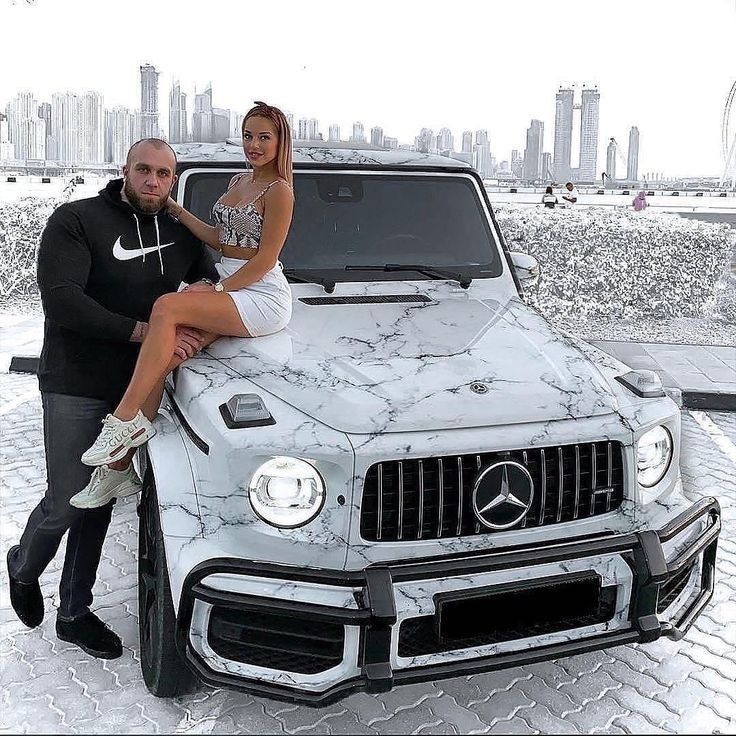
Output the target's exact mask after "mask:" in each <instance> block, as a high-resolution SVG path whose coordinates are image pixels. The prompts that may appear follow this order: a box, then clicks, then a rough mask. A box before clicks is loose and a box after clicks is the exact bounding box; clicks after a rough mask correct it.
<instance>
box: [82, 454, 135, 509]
mask: <svg viewBox="0 0 736 736" xmlns="http://www.w3.org/2000/svg"><path fill="white" fill-rule="evenodd" d="M140 489H141V480H140V478H139V477H138V474H137V473H136V472H135V468H134V467H133V463H130V465H128V467H127V468H125V470H114V469H113V468H111V467H109V466H107V465H100V467H99V468H95V472H94V473H92V477H91V478H90V480H89V483H87V485H86V486H85V487H84V489H83V490H81V491H79V493H77V494H75V495H74V496H72V497H71V498H70V499H69V503H70V504H71V505H72V506H75V507H76V508H78V509H96V508H98V507H99V506H104V505H105V504H106V503H108V502H109V501H110V500H112V499H113V498H125V496H132V495H133V494H134V493H138V491H140Z"/></svg>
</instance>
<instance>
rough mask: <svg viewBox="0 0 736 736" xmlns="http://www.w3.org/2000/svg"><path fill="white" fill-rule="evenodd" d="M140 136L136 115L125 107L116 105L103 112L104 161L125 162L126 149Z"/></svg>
mask: <svg viewBox="0 0 736 736" xmlns="http://www.w3.org/2000/svg"><path fill="white" fill-rule="evenodd" d="M139 138H140V136H139V134H138V130H137V116H136V114H135V113H133V112H131V111H130V110H129V109H128V108H127V107H122V106H121V105H117V106H115V107H113V108H112V110H107V111H106V113H105V161H109V162H110V163H113V164H117V165H118V166H120V165H122V164H124V163H125V157H126V156H127V154H128V149H129V148H130V147H131V146H132V145H133V144H134V143H135V142H136V141H137V140H138V139H139Z"/></svg>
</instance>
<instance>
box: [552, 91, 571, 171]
mask: <svg viewBox="0 0 736 736" xmlns="http://www.w3.org/2000/svg"><path fill="white" fill-rule="evenodd" d="M573 97H574V92H573V90H572V89H569V88H565V89H563V88H562V87H560V89H559V90H558V91H557V94H556V95H555V147H554V158H553V166H554V177H555V180H556V181H559V182H565V181H567V180H568V179H570V175H571V173H570V158H571V155H572V116H573Z"/></svg>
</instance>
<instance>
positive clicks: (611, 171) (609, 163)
mask: <svg viewBox="0 0 736 736" xmlns="http://www.w3.org/2000/svg"><path fill="white" fill-rule="evenodd" d="M616 155H617V154H616V139H615V138H611V140H610V141H609V143H608V148H606V174H607V175H608V176H610V177H611V179H615V178H616Z"/></svg>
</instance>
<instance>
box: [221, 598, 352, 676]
mask: <svg viewBox="0 0 736 736" xmlns="http://www.w3.org/2000/svg"><path fill="white" fill-rule="evenodd" d="M208 641H209V644H210V646H211V647H212V649H213V650H214V651H215V653H217V654H219V655H220V656H221V657H225V659H232V660H234V661H236V662H243V663H245V664H252V665H257V666H258V667H268V668H269V669H273V670H283V671H285V672H297V673H300V674H305V675H311V674H315V673H317V672H324V671H325V670H327V669H329V668H330V667H334V666H336V665H338V664H340V662H342V658H343V649H344V642H345V628H344V627H343V626H342V624H336V623H326V622H324V621H310V620H309V619H307V618H298V617H291V616H282V615H279V614H274V613H259V612H257V611H241V610H237V609H232V608H224V607H221V606H214V607H213V609H212V612H211V613H210V625H209V632H208Z"/></svg>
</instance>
